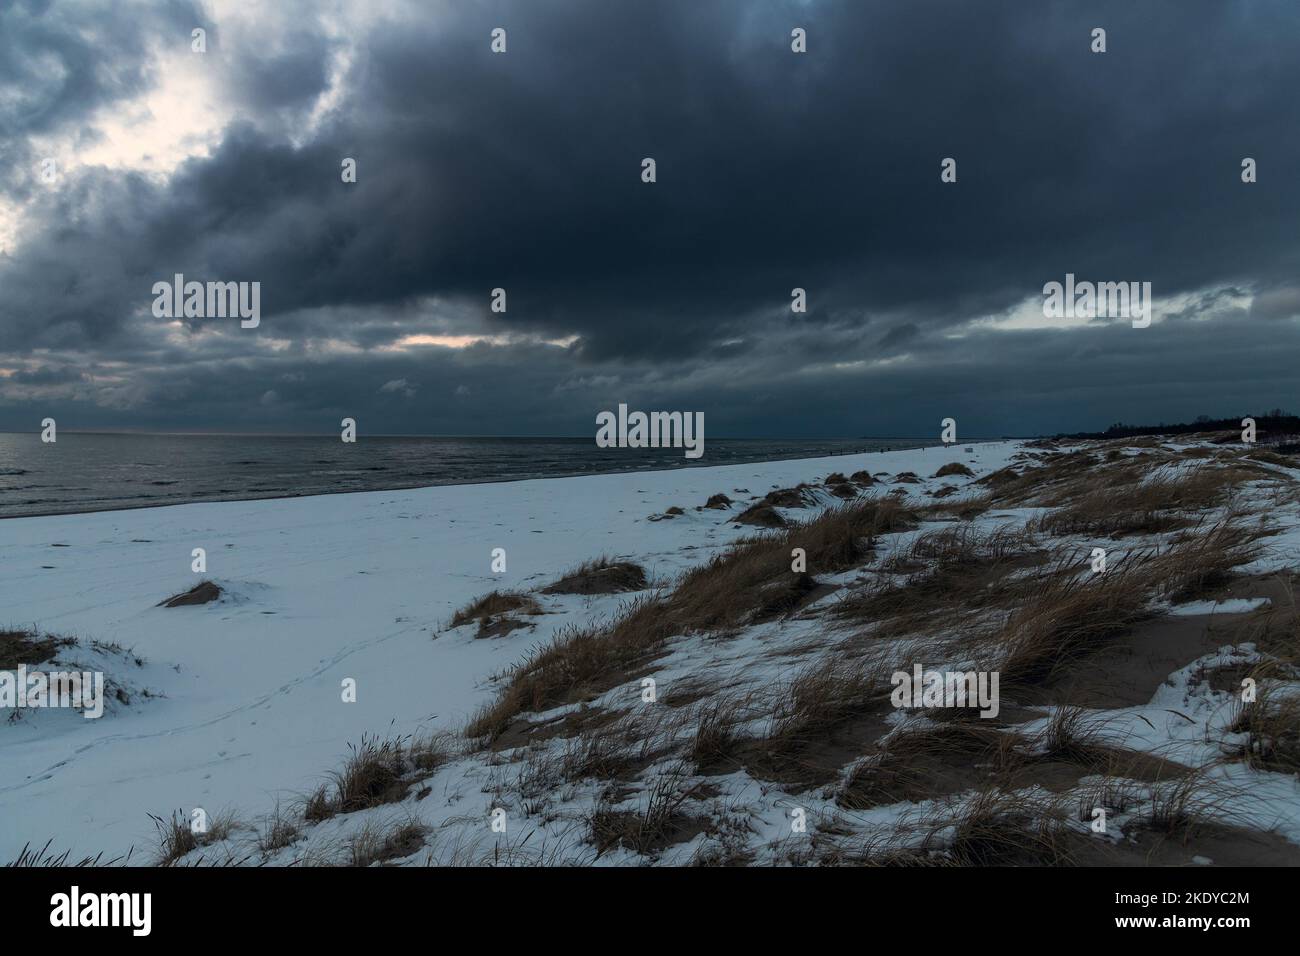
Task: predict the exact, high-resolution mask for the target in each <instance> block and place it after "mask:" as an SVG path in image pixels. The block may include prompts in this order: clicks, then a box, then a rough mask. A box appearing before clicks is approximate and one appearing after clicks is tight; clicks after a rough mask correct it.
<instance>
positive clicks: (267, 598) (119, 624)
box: [0, 442, 1019, 860]
mask: <svg viewBox="0 0 1300 956" xmlns="http://www.w3.org/2000/svg"><path fill="white" fill-rule="evenodd" d="M964 447H966V446H962V448H929V449H915V450H904V451H892V452H882V453H874V454H863V455H848V456H837V457H831V458H821V459H805V460H795V461H781V462H772V463H759V464H755V463H748V464H740V465H727V466H716V467H701V468H690V469H675V470H670V471H662V472H638V473H635V474H617V475H596V476H586V477H575V478H555V479H544V480H534V481H520V482H510V483H500V484H475V485H463V486H443V487H436V488H424V489H416V490H406V491H381V492H368V493H360V494H346V495H328V496H320V497H311V498H294V499H280V500H264V501H251V502H222V503H208V504H190V505H177V506H171V507H163V508H151V509H140V510H129V511H119V512H99V513H94V514H85V515H59V516H51V517H35V518H13V519H9V520H4V521H0V554H3V556H4V567H3V571H2V572H0V606H2V607H3V608H4V609H5V610H4V613H5V614H6V615H7V618H6V619H5V620H4V621H2V622H0V623H3V624H5V625H9V626H19V627H21V626H34V627H37V628H39V629H41V630H42V631H46V632H50V633H54V634H59V635H67V636H72V637H77V638H80V639H82V641H83V642H85V643H86V644H88V643H89V642H90V641H97V642H102V643H105V644H107V643H115V644H118V645H121V646H122V647H123V648H125V649H127V651H129V655H127V656H126V657H123V658H122V659H120V660H114V661H106V662H105V663H104V665H103V666H104V668H105V669H106V670H107V671H108V678H109V679H110V680H112V679H118V680H119V681H122V682H124V683H125V684H126V685H127V686H129V687H131V688H132V689H133V690H136V691H139V690H142V689H143V690H147V691H148V692H149V693H150V694H152V695H154V696H149V697H146V696H143V695H141V694H138V693H133V694H132V702H131V703H130V704H129V705H128V706H121V707H116V708H114V709H113V710H112V712H110V713H108V714H106V715H105V716H104V717H103V718H101V719H98V720H84V719H82V718H81V717H80V715H76V717H75V719H56V718H61V717H63V716H65V715H59V714H50V713H48V712H42V713H40V714H32V713H24V714H23V715H22V716H21V719H19V720H16V721H8V722H5V723H0V766H3V767H4V774H3V777H0V860H7V859H11V858H12V857H14V856H15V855H17V853H18V852H19V850H20V849H21V848H22V847H23V845H24V844H26V843H29V842H30V843H33V844H35V845H37V846H39V845H41V844H43V843H44V842H45V841H46V840H47V839H50V838H53V841H54V844H53V845H54V846H55V847H56V848H57V849H59V850H63V849H71V850H72V851H73V852H74V854H75V853H91V854H93V853H98V852H100V851H104V853H105V854H106V855H108V856H111V855H115V854H121V853H125V852H127V851H128V850H129V849H130V848H132V847H135V848H136V853H137V854H140V853H142V852H143V853H145V854H146V855H147V854H148V852H149V851H150V849H151V848H152V847H153V846H154V845H155V840H154V827H153V824H152V823H151V821H150V820H149V818H148V815H147V814H149V813H153V814H158V815H160V816H163V817H168V816H170V814H171V813H172V812H173V811H176V810H181V811H183V812H184V814H185V815H186V816H188V814H189V811H190V809H192V808H194V807H203V808H204V809H205V810H206V811H207V812H208V814H209V816H215V815H216V814H217V813H219V812H220V811H222V810H224V809H231V810H234V811H237V812H238V813H239V814H240V815H241V816H244V817H245V818H251V817H256V816H257V815H259V814H264V813H267V812H269V811H270V809H271V808H272V807H274V806H275V804H276V803H277V802H285V801H290V800H292V799H293V798H294V797H296V796H299V795H301V794H304V793H306V792H308V791H310V790H311V789H313V788H314V786H315V785H316V784H317V783H319V782H320V781H321V779H322V777H323V775H324V774H326V773H327V772H328V771H330V770H331V769H334V768H336V767H337V766H339V764H340V761H341V760H342V758H343V757H344V756H345V755H346V753H347V745H348V744H349V743H355V742H357V741H359V740H360V738H361V736H362V734H366V733H368V734H376V733H378V734H388V733H393V734H405V733H412V732H416V731H419V730H424V729H430V728H443V729H452V728H455V727H457V726H459V725H460V724H461V723H463V721H464V720H465V718H466V717H467V716H468V715H469V714H470V713H471V712H472V711H473V710H474V709H475V708H477V707H478V706H479V705H481V704H482V703H483V702H484V701H486V700H488V699H489V698H490V696H491V678H492V677H493V676H494V675H497V674H500V673H501V672H503V671H504V670H506V669H507V668H508V667H509V666H510V665H512V664H513V663H514V662H516V661H517V660H519V659H520V658H521V657H523V656H524V655H525V654H526V653H527V652H528V651H529V650H530V649H531V648H533V647H536V646H538V645H539V644H541V643H543V642H545V641H546V640H548V639H549V638H550V637H552V636H553V635H554V634H555V632H556V631H557V630H559V629H560V628H562V627H563V626H564V625H565V624H567V623H570V622H572V621H573V620H575V619H576V618H582V617H585V616H586V615H588V614H591V613H597V614H599V613H607V612H612V611H613V610H614V609H615V608H616V607H617V606H618V605H619V603H620V599H618V598H616V597H605V598H578V597H550V596H539V599H540V600H541V601H542V604H543V607H544V608H545V609H546V610H547V611H548V613H547V614H545V615H542V616H540V617H535V618H531V619H530V621H531V622H533V623H534V624H535V625H536V626H535V628H533V629H532V630H517V631H514V632H512V633H511V634H510V635H509V636H508V637H505V638H501V639H487V640H476V639H474V637H473V633H472V628H467V627H462V628H458V629H456V630H454V631H450V630H448V622H449V621H450V618H451V616H452V614H453V613H454V612H455V610H457V609H458V608H460V607H461V606H463V605H465V604H467V603H468V602H469V601H470V600H472V599H473V598H475V597H477V596H479V595H481V594H483V593H485V592H486V591H489V590H491V589H494V588H520V589H532V588H538V587H540V586H542V585H544V584H546V583H548V582H549V581H551V580H553V579H555V578H556V577H558V576H560V574H561V573H563V572H564V571H566V570H567V569H569V568H570V567H572V566H574V565H576V564H578V563H580V562H581V561H584V560H587V559H589V558H592V557H595V556H598V555H601V554H605V555H609V556H615V557H631V558H634V559H636V560H638V561H640V562H641V563H642V564H643V565H644V566H645V567H646V570H647V573H648V574H650V575H651V576H652V578H655V579H657V580H658V581H660V582H667V581H670V580H671V579H673V578H674V577H675V576H676V575H678V574H680V573H681V572H682V571H683V570H685V569H687V568H689V567H691V566H693V565H695V564H697V563H700V562H703V561H705V560H707V559H708V558H709V557H710V556H711V555H712V554H714V553H715V552H716V551H717V550H718V549H719V548H722V547H724V546H725V545H727V544H728V543H729V542H731V541H734V540H735V539H736V538H738V537H743V536H745V535H748V534H751V533H753V532H752V529H748V528H746V529H741V528H738V527H737V526H735V525H734V524H732V523H731V522H730V520H729V518H730V517H734V515H735V514H736V513H738V512H739V510H741V508H742V507H743V506H744V504H743V503H744V502H745V501H746V500H747V496H746V495H744V494H738V493H737V491H736V489H740V488H744V489H749V492H750V493H751V495H753V496H759V497H761V496H762V495H763V494H765V493H766V492H767V491H769V490H771V489H772V488H774V487H788V486H791V485H794V484H797V483H799V482H801V481H811V480H813V478H814V477H824V476H825V475H826V474H829V473H830V472H832V471H840V472H844V473H846V474H848V473H852V472H855V471H858V470H860V469H867V470H869V471H871V472H889V473H891V474H897V473H899V472H903V471H912V472H915V473H917V474H918V475H921V476H923V477H924V476H929V475H932V474H933V473H934V471H935V470H936V469H937V468H939V467H940V466H941V465H943V464H946V463H947V462H949V461H953V460H959V461H963V462H965V463H967V464H968V465H970V466H971V467H972V468H973V469H974V470H975V471H976V473H977V474H986V473H988V472H990V471H993V470H995V469H998V468H1001V467H1003V466H1005V465H1006V464H1008V462H1009V459H1010V456H1011V455H1012V454H1014V453H1015V452H1016V451H1018V450H1019V446H1018V444H1017V443H1013V442H996V443H981V444H975V445H973V446H970V447H972V449H973V450H972V451H970V452H965V451H964V450H963V449H964ZM963 481H964V480H963V479H951V478H949V479H943V480H942V481H938V482H928V481H927V483H926V484H924V485H908V486H900V487H906V488H907V490H908V492H909V494H912V495H918V494H923V493H924V492H925V491H926V490H927V489H928V488H931V487H938V486H939V485H940V484H943V483H957V484H962V483H963ZM718 492H723V493H725V494H727V495H729V496H730V497H732V498H733V499H735V500H736V505H735V506H733V508H732V510H731V512H729V513H728V512H718V511H711V510H705V511H696V510H695V506H697V505H702V504H703V503H704V501H705V500H706V499H707V498H708V497H709V496H710V495H712V494H715V493H718ZM673 505H678V506H680V507H682V508H685V509H686V513H685V514H684V515H682V516H680V517H677V518H673V519H666V520H660V521H656V522H650V521H648V520H647V519H648V517H649V516H650V515H661V514H663V512H664V511H666V510H667V509H668V508H669V507H671V506H673ZM788 514H794V515H797V514H799V512H788ZM56 543H57V544H64V545H67V547H59V548H52V547H51V545H53V544H56ZM200 547H201V548H204V549H206V552H207V567H208V571H207V573H206V574H203V575H196V574H194V573H193V572H191V570H190V563H191V560H192V559H191V551H192V550H193V549H194V548H200ZM494 548H505V549H506V553H507V570H506V572H505V573H501V574H493V573H491V570H490V567H491V552H492V549H494ZM44 565H52V566H53V568H52V569H45V568H43V567H42V566H44ZM204 578H207V579H211V580H213V581H215V582H216V583H217V584H219V585H220V586H221V587H222V588H223V589H224V590H225V592H226V593H225V595H224V596H223V597H222V599H221V600H220V601H219V602H216V603H213V604H209V605H203V606H198V607H181V608H172V609H166V608H160V607H157V606H156V605H157V604H158V602H159V601H161V600H163V599H165V598H167V597H169V596H171V595H173V594H176V593H178V592H181V591H184V590H187V589H188V588H190V587H192V586H193V585H194V584H195V583H197V581H198V580H200V579H204ZM761 639H762V633H761V629H756V630H755V632H754V633H752V634H750V635H747V638H746V640H745V641H744V642H738V643H736V644H735V645H733V646H731V647H729V648H728V649H727V651H726V654H728V655H733V656H735V659H736V665H737V666H741V665H742V664H743V663H744V662H745V655H747V654H761V653H763V650H762V647H761V644H762V640H761ZM693 652H694V653H696V654H700V653H702V652H701V650H700V648H698V647H697V648H695V649H694V651H693ZM682 653H683V654H686V653H691V651H689V650H683V651H682ZM131 656H134V657H139V658H140V659H141V660H142V662H143V663H142V664H141V665H139V666H137V665H135V664H134V663H133V662H132V661H130V660H129V657H131ZM666 663H667V665H668V666H669V667H670V668H671V667H672V666H673V663H674V661H673V659H669V660H668V661H667V662H666ZM345 678H353V679H355V680H356V684H357V700H356V702H355V703H344V702H343V700H342V691H341V687H342V682H343V680H344V679H345ZM672 679H673V673H672V672H671V671H670V672H669V673H668V674H667V675H664V676H662V678H661V686H662V684H663V680H669V681H671V680H672ZM66 716H69V717H71V715H66ZM457 772H461V773H463V774H472V773H477V772H478V771H477V770H475V769H473V768H470V767H468V766H460V767H458V768H457V767H453V768H449V769H448V770H446V771H445V772H444V773H442V774H440V775H439V781H440V784H441V785H443V786H445V787H447V788H450V789H452V790H457V789H462V790H463V789H465V788H466V787H468V784H467V782H466V780H467V779H468V778H467V777H463V778H461V779H459V780H457V779H456V778H455V774H456V773H457ZM748 786H749V787H751V788H752V787H754V786H755V785H754V784H753V782H752V781H751V782H750V783H749V784H748ZM431 799H432V798H430V800H431ZM444 802H446V801H444ZM450 809H451V808H450V807H449V810H450ZM769 809H770V808H769ZM383 810H384V808H379V809H378V810H376V811H370V812H369V813H371V814H379V813H380V812H381V811H383ZM422 812H426V813H427V812H429V811H427V810H425V811H422ZM458 812H460V811H458ZM771 812H772V813H774V814H775V813H776V811H775V810H772V811H771ZM349 816H350V817H358V815H349ZM358 818H359V817H358ZM781 819H783V820H784V819H785V817H784V816H782V817H781ZM353 822H355V820H354V821H353ZM769 822H770V823H771V824H772V826H775V817H773V820H771V821H769ZM343 825H344V824H343V822H342V821H337V820H336V821H329V822H328V823H327V824H322V825H321V826H320V827H317V828H316V829H317V830H319V831H321V834H320V838H321V839H324V838H325V837H326V836H327V835H328V831H329V830H330V829H331V828H337V827H341V826H343ZM811 826H812V824H811V823H810V828H811ZM787 829H788V827H787ZM677 850H678V851H680V848H677ZM137 858H138V857H137Z"/></svg>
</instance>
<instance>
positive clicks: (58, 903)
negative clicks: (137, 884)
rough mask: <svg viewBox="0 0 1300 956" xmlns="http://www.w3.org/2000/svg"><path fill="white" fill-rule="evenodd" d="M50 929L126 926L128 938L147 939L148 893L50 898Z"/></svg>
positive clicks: (76, 893) (150, 912)
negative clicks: (139, 937)
mask: <svg viewBox="0 0 1300 956" xmlns="http://www.w3.org/2000/svg"><path fill="white" fill-rule="evenodd" d="M50 907H51V909H50V925H51V926H129V927H131V935H132V936H148V935H149V931H150V930H151V929H152V928H153V918H152V917H153V895H152V894H150V893H84V894H83V893H82V892H81V889H80V887H77V886H74V887H73V888H72V892H71V893H55V894H54V895H53V896H51V897H50Z"/></svg>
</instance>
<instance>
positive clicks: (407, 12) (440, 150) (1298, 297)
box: [0, 0, 1300, 436]
mask: <svg viewBox="0 0 1300 956" xmlns="http://www.w3.org/2000/svg"><path fill="white" fill-rule="evenodd" d="M247 6H249V5H237V4H233V3H231V4H226V3H209V4H199V3H193V4H190V3H138V4H133V5H132V7H131V10H130V15H127V14H123V13H119V14H115V15H109V14H106V13H104V12H103V10H104V9H105V8H103V7H102V5H96V4H85V5H78V4H59V5H57V6H54V5H49V4H45V3H38V2H18V3H16V4H13V5H11V6H8V7H5V8H3V10H0V84H3V87H0V89H3V95H0V127H2V128H3V133H4V135H3V136H0V161H3V162H4V163H5V165H6V166H7V167H9V168H11V169H13V170H15V174H14V175H12V176H11V177H9V178H8V179H7V180H5V181H4V182H3V185H0V247H3V250H4V251H3V253H0V428H14V429H24V430H27V429H32V428H35V427H37V424H38V422H39V420H40V418H41V417H44V416H45V415H54V416H55V417H56V418H58V419H59V421H60V426H61V427H65V428H74V429H75V428H77V427H94V428H104V427H127V428H211V429H254V430H263V429H265V430H307V431H327V430H330V429H332V428H333V427H335V426H336V425H337V421H338V419H339V418H340V417H341V416H343V415H350V416H353V417H356V418H357V419H358V421H359V422H361V423H363V427H366V428H368V429H369V430H370V431H371V432H372V433H374V432H386V433H435V434H436V433H453V434H466V433H486V434H586V433H589V432H590V431H591V430H592V428H593V427H594V426H593V425H592V422H593V421H594V415H595V413H596V411H598V410H600V409H602V408H609V407H613V406H614V405H615V404H617V403H618V402H620V401H624V402H628V403H630V404H632V405H633V406H634V407H646V408H679V409H690V410H699V411H703V412H704V413H705V414H706V416H708V418H709V422H710V431H711V432H712V433H714V434H735V435H815V436H829V435H862V434H890V435H904V434H929V433H931V432H933V431H935V430H936V429H937V428H938V421H939V419H940V418H942V417H945V416H947V415H953V416H955V417H957V418H958V420H959V423H960V424H961V428H962V431H963V433H965V434H967V435H976V434H984V435H996V434H1005V433H1018V434H1024V433H1031V432H1038V431H1049V432H1050V431H1057V430H1072V429H1076V428H1100V427H1104V426H1105V425H1107V424H1109V423H1110V422H1111V421H1114V420H1119V419H1122V420H1126V421H1135V420H1142V421H1145V420H1151V419H1162V418H1163V419H1170V420H1172V419H1176V418H1191V417H1193V416H1194V415H1196V414H1200V413H1207V414H1217V413H1223V414H1232V413H1234V412H1237V411H1240V410H1249V409H1256V410H1257V409H1259V408H1262V407H1265V406H1267V407H1273V406H1276V405H1283V406H1286V405H1289V404H1291V405H1293V404H1294V403H1293V402H1291V401H1290V399H1291V395H1292V394H1293V393H1294V386H1293V385H1292V384H1291V380H1292V379H1293V375H1292V373H1291V368H1290V367H1291V366H1292V365H1293V364H1294V363H1293V361H1292V360H1290V359H1288V358H1287V356H1294V355H1295V354H1296V351H1295V348H1296V347H1297V346H1300V322H1297V315H1298V314H1300V282H1297V279H1296V263H1297V258H1298V253H1300V240H1298V238H1297V230H1296V228H1295V223H1296V222H1298V221H1300V187H1297V176H1296V175H1295V174H1294V171H1295V170H1297V169H1300V124H1297V123H1296V118H1297V117H1296V107H1295V106H1294V101H1295V96H1294V90H1295V89H1298V88H1300V29H1297V28H1300V8H1297V7H1296V6H1295V4H1294V3H1291V2H1288V0H1274V2H1257V3H1252V4H1249V5H1245V4H1223V3H1221V2H1216V0H1185V2H1180V3H1177V4H1174V3H1167V4H1166V3H1160V4H1141V5H1135V4H1132V3H1127V2H1101V3H1098V2H1095V0H1093V2H1082V0H1079V2H1065V0H1062V2H1053V3H1042V2H1037V0H1035V2H1030V0H1024V2H1006V3H996V4H968V3H958V2H953V0H946V2H938V0H910V2H906V3H902V2H899V3H887V4H862V3H857V2H852V0H845V2H840V3H836V2H815V0H814V2H784V3H783V2H772V3H764V4H754V3H747V2H742V0H729V2H711V3H707V4H700V3H692V2H669V3H655V4H635V5H634V4H613V3H608V2H601V0H567V2H559V3H547V4H534V3H524V2H509V3H482V4H464V3H446V4H440V5H430V4H428V3H410V4H407V3H401V2H392V3H377V4H375V5H373V6H366V7H365V8H364V10H362V9H361V6H360V5H356V4H342V3H340V4H337V5H336V6H330V5H325V6H322V5H320V4H307V3H302V4H294V3H281V4H276V5H274V7H273V8H272V9H271V10H269V11H260V12H259V11H249V10H247V9H245V7H247ZM259 6H260V5H259ZM97 10H98V11H99V12H96V11H97ZM196 27H197V28H202V29H204V30H205V31H206V42H207V51H206V52H205V53H195V52H192V50H191V31H192V30H193V29H194V28H196ZM496 27H503V28H505V30H506V31H507V52H506V53H504V54H498V53H494V52H492V50H491V49H490V34H491V31H492V30H493V29H494V28H496ZM794 27H802V28H804V29H805V30H806V31H807V36H808V52H807V53H806V54H795V53H792V52H791V50H790V30H791V29H792V28H794ZM1094 27H1104V28H1105V29H1106V31H1107V52H1105V53H1104V54H1099V53H1093V52H1091V50H1090V44H1091V36H1090V34H1091V31H1092V30H1093V28H1094ZM345 157H351V158H354V159H355V160H356V163H357V181H356V182H355V183H345V182H343V181H342V178H341V176H340V164H341V162H342V160H343V159H344V158H345ZM645 157H653V158H654V159H655V161H656V164H657V182H655V183H653V184H646V183H643V182H642V181H641V175H640V173H641V161H642V159H643V158H645ZM944 157H953V158H955V159H956V160H957V182H956V183H942V182H941V181H940V176H939V172H940V161H941V160H942V159H943V158H944ZM1244 157H1252V158H1254V159H1256V160H1257V162H1258V169H1259V181H1258V182H1257V183H1254V184H1250V185H1247V184H1243V183H1242V181H1241V176H1240V171H1241V162H1242V159H1243V158H1244ZM50 158H53V159H54V160H55V162H56V166H57V169H58V177H57V180H56V181H55V182H53V183H46V182H43V181H42V180H41V176H40V173H41V170H42V168H43V167H42V162H43V161H45V160H47V159H50ZM1067 272H1071V273H1075V274H1076V275H1078V276H1080V277H1083V278H1090V279H1095V280H1112V281H1120V280H1126V281H1127V280H1134V281H1137V280H1141V281H1149V282H1151V283H1152V286H1153V289H1154V293H1155V295H1156V297H1157V300H1158V310H1157V314H1156V321H1155V322H1154V323H1153V324H1152V325H1151V327H1150V328H1147V329H1133V328H1131V327H1130V326H1129V325H1128V323H1126V322H1106V321H1098V322H1093V323H1084V324H1082V325H1081V326H1077V327H1070V328H1054V327H1052V326H1051V323H1050V322H1047V321H1044V320H1043V319H1042V316H1041V290H1042V286H1043V284H1044V283H1045V282H1048V281H1053V280H1057V281H1059V280H1061V279H1063V277H1064V276H1065V274H1066V273H1067ZM175 273H183V274H184V275H185V276H186V277H187V278H194V279H200V280H207V279H212V280H243V281H258V282H260V283H261V287H262V314H263V319H262V322H261V324H260V326H259V327H258V328H257V329H255V330H244V329H240V328H239V324H238V322H237V321H236V322H231V321H229V320H219V319H190V320H180V321H170V320H165V319H157V318H155V317H154V316H153V315H152V314H151V313H150V308H149V307H150V304H151V302H152V296H151V294H150V289H151V287H152V285H153V283H154V282H156V281H160V280H162V281H169V280H170V279H171V277H172V276H173V275H174V274H175ZM796 286H797V287H801V288H805V289H806V290H807V295H808V304H809V308H808V312H807V313H806V314H792V313H791V311H790V291H791V289H792V288H794V287H796ZM495 288H504V289H505V290H506V292H507V296H508V307H507V310H506V311H505V312H504V313H499V312H493V311H491V309H490V300H491V292H492V290H493V289H495ZM1035 311H1036V312H1037V320H1036V321H1034V320H1033V317H1034V314H1035ZM1026 319H1028V320H1026Z"/></svg>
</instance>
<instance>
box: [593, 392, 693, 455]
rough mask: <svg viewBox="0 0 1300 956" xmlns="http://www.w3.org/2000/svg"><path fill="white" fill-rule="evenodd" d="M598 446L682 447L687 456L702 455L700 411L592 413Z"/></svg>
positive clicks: (624, 407) (621, 406)
mask: <svg viewBox="0 0 1300 956" xmlns="http://www.w3.org/2000/svg"><path fill="white" fill-rule="evenodd" d="M596 425H597V428H598V430H597V432H596V447H598V448H685V449H686V457H687V458H699V457H700V456H701V455H703V454H704V413H703V412H650V414H648V415H647V414H646V413H645V412H632V413H630V414H629V413H628V410H627V406H626V405H619V406H618V415H617V416H615V414H614V413H613V412H600V413H599V414H598V415H597V416H596Z"/></svg>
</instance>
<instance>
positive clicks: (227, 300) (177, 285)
mask: <svg viewBox="0 0 1300 956" xmlns="http://www.w3.org/2000/svg"><path fill="white" fill-rule="evenodd" d="M153 294H154V300H153V314H154V317H155V318H158V319H181V318H185V319H233V318H235V317H236V316H238V317H239V319H240V322H239V326H240V328H244V329H255V328H257V327H258V325H259V324H261V321H262V283H260V282H207V283H204V282H186V281H185V276H184V275H183V274H182V273H179V272H178V273H176V275H175V277H174V278H173V279H172V281H171V282H155V283H154V284H153Z"/></svg>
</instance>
